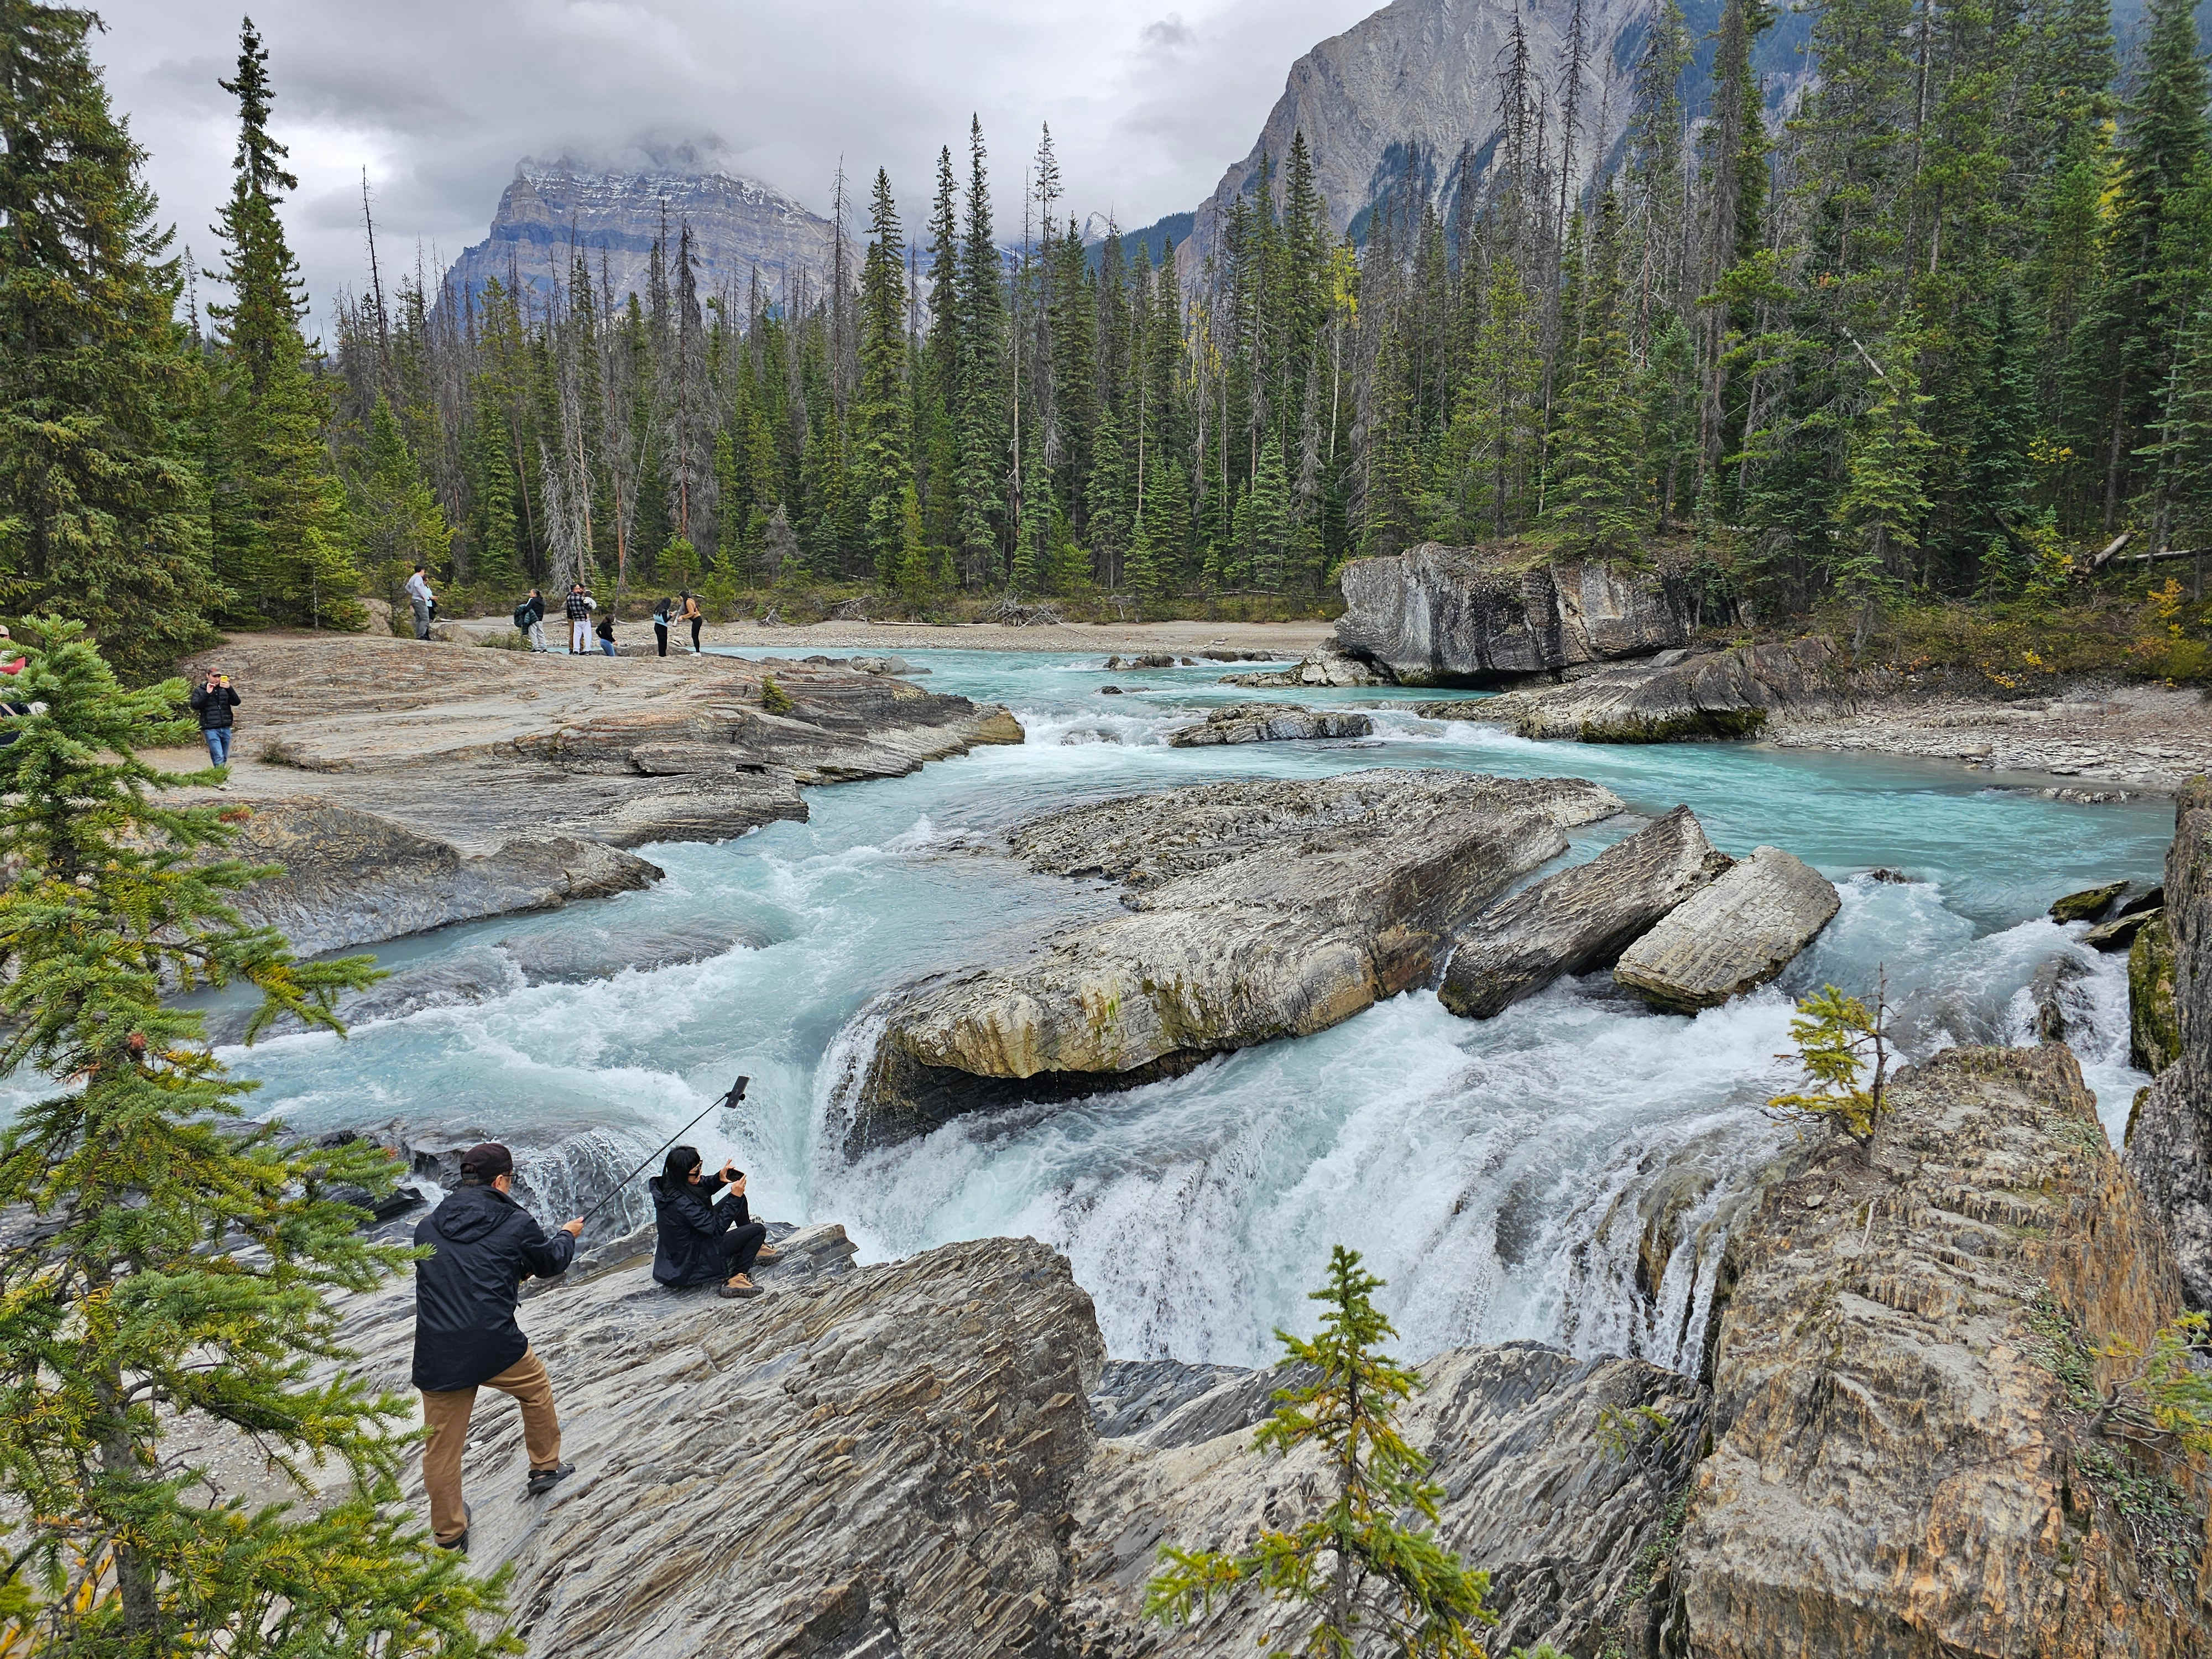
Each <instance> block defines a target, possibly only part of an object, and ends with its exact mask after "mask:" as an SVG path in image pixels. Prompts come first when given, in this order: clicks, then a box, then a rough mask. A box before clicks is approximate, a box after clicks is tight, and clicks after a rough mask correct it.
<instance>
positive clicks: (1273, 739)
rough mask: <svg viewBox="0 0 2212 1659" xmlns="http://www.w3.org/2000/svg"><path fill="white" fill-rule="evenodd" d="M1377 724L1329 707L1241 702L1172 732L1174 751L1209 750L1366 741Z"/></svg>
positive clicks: (1170, 739) (1171, 743)
mask: <svg viewBox="0 0 2212 1659" xmlns="http://www.w3.org/2000/svg"><path fill="white" fill-rule="evenodd" d="M1374 730H1375V722H1374V721H1373V720H1370V719H1369V718H1368V717H1367V716H1366V715H1364V714H1346V713H1344V712H1342V711H1341V710H1337V709H1328V708H1299V707H1297V705H1296V704H1295V703H1287V702H1240V703H1233V704H1231V706H1230V707H1228V708H1217V709H1215V710H1213V711H1212V713H1211V714H1208V715H1206V718H1205V719H1204V720H1200V721H1199V722H1198V724H1197V725H1195V726H1177V727H1176V729H1175V730H1174V731H1172V732H1169V733H1168V744H1169V746H1170V748H1174V749H1206V748H1211V747H1212V746H1213V745H1215V744H1237V743H1291V742H1297V741H1299V740H1302V739H1304V738H1364V737H1368V736H1370V735H1372V734H1373V732H1374Z"/></svg>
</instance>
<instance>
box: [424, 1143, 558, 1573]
mask: <svg viewBox="0 0 2212 1659" xmlns="http://www.w3.org/2000/svg"><path fill="white" fill-rule="evenodd" d="M513 1186H514V1157H513V1153H511V1152H508V1151H507V1148H506V1147H504V1146H501V1145H500V1144H499V1143H498V1142H497V1141H495V1140H488V1141H486V1142H484V1143H483V1145H482V1146H471V1148H469V1150H468V1151H467V1152H465V1153H464V1154H463V1155H462V1157H461V1184H460V1186H459V1188H457V1189H456V1190H455V1191H454V1192H453V1194H451V1195H450V1196H448V1197H447V1200H446V1201H445V1202H444V1203H442V1204H441V1205H439V1206H438V1207H437V1208H436V1209H435V1211H433V1212H431V1213H430V1215H429V1216H428V1218H426V1219H424V1220H423V1222H422V1224H421V1225H419V1226H417V1227H416V1229H415V1243H416V1248H417V1249H421V1248H422V1247H424V1246H428V1249H429V1252H430V1254H429V1255H427V1256H425V1257H424V1258H423V1259H422V1261H417V1262H416V1264H415V1370H414V1383H415V1386H416V1389H419V1390H421V1392H422V1424H423V1426H424V1427H425V1428H427V1429H428V1430H429V1431H430V1438H429V1442H428V1444H426V1445H425V1446H424V1447H423V1448H422V1487H423V1491H424V1492H426V1493H427V1494H428V1498H429V1499H430V1530H431V1533H432V1535H433V1536H434V1537H435V1539H436V1540H437V1543H438V1547H439V1548H440V1549H441V1550H458V1551H459V1552H460V1553H462V1554H464V1555H465V1554H467V1553H468V1548H469V1506H468V1505H467V1504H465V1503H464V1502H463V1501H462V1499H461V1454H462V1452H463V1451H464V1450H465V1449H466V1447H467V1444H468V1437H469V1417H470V1414H471V1412H472V1410H473V1409H474V1407H475V1406H476V1400H477V1389H498V1390H499V1391H500V1392H501V1394H505V1395H513V1398H514V1400H515V1401H516V1403H517V1404H519V1405H520V1407H522V1444H523V1449H524V1450H525V1451H526V1453H527V1454H528V1456H529V1459H530V1478H529V1480H528V1481H527V1482H526V1484H525V1486H524V1489H523V1490H524V1495H525V1496H526V1498H542V1497H544V1495H545V1494H546V1493H547V1492H551V1491H552V1490H553V1488H554V1487H555V1486H557V1485H559V1484H560V1482H561V1481H562V1480H563V1479H565V1478H566V1477H567V1476H568V1475H570V1474H574V1472H575V1465H574V1464H573V1463H564V1462H562V1461H561V1421H560V1419H559V1417H558V1416H557V1415H556V1413H555V1411H554V1409H553V1383H552V1379H551V1378H550V1377H549V1376H546V1374H545V1362H544V1360H542V1359H540V1358H538V1355H537V1354H536V1352H533V1351H532V1348H531V1346H530V1339H529V1338H528V1337H526V1336H525V1335H524V1334H522V1327H521V1326H520V1325H519V1324H517V1323H516V1322H515V1318H514V1310H515V1303H516V1300H517V1298H516V1295H515V1292H516V1291H517V1290H518V1288H519V1287H520V1285H521V1283H522V1281H523V1280H524V1279H529V1278H532V1277H533V1276H534V1277H536V1278H538V1279H558V1278H559V1277H560V1276H561V1275H562V1273H566V1272H568V1264H569V1262H571V1261H574V1259H575V1255H576V1238H577V1236H578V1235H579V1234H580V1233H581V1232H582V1231H584V1223H583V1220H582V1218H577V1219H575V1220H574V1221H568V1222H564V1223H563V1224H562V1225H561V1226H560V1227H558V1228H557V1229H556V1230H555V1231H553V1232H551V1233H550V1234H549V1233H547V1232H546V1231H545V1230H544V1228H542V1227H540V1226H539V1225H538V1223H537V1221H536V1220H535V1218H532V1215H531V1213H530V1212H529V1211H527V1210H526V1209H524V1208H523V1207H522V1206H520V1204H518V1203H516V1202H515V1201H514V1200H513V1197H512V1196H511V1194H512V1192H513Z"/></svg>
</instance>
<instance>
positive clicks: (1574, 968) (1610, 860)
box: [1437, 806, 1730, 1019]
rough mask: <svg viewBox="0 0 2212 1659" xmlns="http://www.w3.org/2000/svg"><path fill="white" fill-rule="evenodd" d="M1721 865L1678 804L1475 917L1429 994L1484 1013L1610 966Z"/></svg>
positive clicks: (1471, 1013)
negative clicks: (1562, 978) (1434, 992)
mask: <svg viewBox="0 0 2212 1659" xmlns="http://www.w3.org/2000/svg"><path fill="white" fill-rule="evenodd" d="M1729 863H1730V860H1729V857H1728V855H1727V854H1725V853H1723V852H1720V851H1718V850H1717V849H1716V848H1714V846H1713V844H1712V843H1711V842H1710V841H1707V840H1706V839H1705V829H1704V828H1703V826H1701V825H1700V824H1699V823H1698V820H1697V819H1696V817H1693V816H1692V813H1691V811H1690V809H1689V808H1688V807H1686V806H1678V807H1676V808H1675V809H1674V811H1671V812H1669V813H1668V814H1667V815H1666V817H1662V818H1660V819H1659V820H1657V821H1656V823H1652V824H1650V825H1649V826H1648V827H1647V828H1645V829H1639V830H1638V831H1637V832H1636V834H1634V835H1632V836H1630V837H1629V838H1628V839H1627V840H1626V841H1623V842H1617V843H1615V844H1614V845H1613V846H1611V847H1608V848H1606V849H1605V851H1603V852H1602V853H1600V854H1598V855H1597V856H1596V857H1595V858H1594V859H1592V860H1590V861H1589V863H1588V864H1582V865H1577V866H1575V867H1574V868H1573V869H1571V870H1562V871H1560V872H1559V873H1558V874H1557V875H1554V876H1547V877H1545V878H1544V879H1543V880H1541V881H1540V882H1537V883H1535V884H1534V885H1532V886H1529V887H1525V888H1523V889H1522V890H1521V891H1519V892H1518V893H1516V894H1514V895H1513V896H1512V897H1510V898H1508V899H1505V900H1503V901H1502V902H1499V903H1497V904H1494V905H1492V907H1491V908H1489V909H1487V910H1486V911H1484V912H1483V913H1482V914H1481V915H1480V916H1478V917H1476V918H1475V921H1474V926H1473V927H1469V928H1468V930H1467V932H1466V933H1465V934H1463V935H1462V938H1461V939H1460V943H1459V948H1458V949H1457V950H1456V951H1454V952H1453V953H1452V959H1451V965H1450V966H1449V968H1448V969H1446V970H1445V972H1444V979H1443V986H1442V987H1440V989H1439V990H1438V992H1437V995H1438V997H1439V998H1440V999H1441V1000H1442V1001H1443V1005H1444V1006H1445V1007H1447V1008H1449V1009H1450V1010H1451V1011H1452V1012H1454V1013H1455V1014H1458V1015H1460V1016H1462V1018H1468V1019H1489V1018H1492V1017H1493V1016H1495V1015H1498V1014H1500V1013H1503V1012H1504V1011H1505V1010H1506V1009H1507V1008H1508V1007H1510V1006H1511V1005H1512V1004H1514V1003H1516V1002H1518V1001H1519V1000H1521V999H1522V998H1523V997H1528V996H1534V994H1536V993H1537V992H1539V991H1541V990H1542V989H1543V988H1544V987H1546V986H1547V985H1549V984H1550V983H1551V982H1552V981H1553V980H1555V979H1557V978H1559V976H1560V975H1563V974H1585V973H1588V972H1589V971H1590V970H1591V969H1595V968H1603V967H1607V966H1610V965H1611V964H1612V963H1613V962H1615V961H1616V960H1618V959H1619V957H1620V953H1621V952H1622V951H1625V950H1626V949H1627V948H1628V946H1629V945H1632V944H1633V943H1634V942H1635V941H1636V940H1637V939H1640V938H1641V937H1643V935H1644V934H1645V933H1649V932H1650V930H1651V929H1652V928H1653V927H1656V925H1657V924H1658V923H1659V922H1660V921H1662V919H1663V918H1664V917H1665V916H1667V915H1668V914H1669V913H1670V912H1671V911H1673V910H1674V908H1675V907H1676V906H1677V905H1679V904H1680V903H1681V902H1683V901H1684V900H1686V899H1687V898H1688V897H1689V896H1691V895H1692V893H1695V892H1697V891H1699V890H1700V889H1701V888H1704V887H1705V886H1706V885H1707V884H1710V883H1711V881H1712V880H1713V879H1714V878H1716V877H1717V876H1718V875H1720V874H1721V873H1722V872H1723V871H1725V870H1727V869H1728V867H1729Z"/></svg>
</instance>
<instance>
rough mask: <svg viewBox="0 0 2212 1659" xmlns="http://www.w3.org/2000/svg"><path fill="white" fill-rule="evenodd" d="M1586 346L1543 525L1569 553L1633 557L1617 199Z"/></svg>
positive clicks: (1604, 228)
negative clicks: (1554, 532) (1557, 534)
mask: <svg viewBox="0 0 2212 1659" xmlns="http://www.w3.org/2000/svg"><path fill="white" fill-rule="evenodd" d="M1587 282H1588V289H1589V292H1588V297H1587V298H1586V300H1585V301H1584V303H1583V323H1582V345H1581V349H1579V350H1578V351H1577V354H1576V357H1575V374H1574V378H1573V379H1572V380H1571V381H1570V382H1569V383H1568V385H1567V387H1566V390H1565V393H1564V394H1563V396H1562V398H1561V399H1560V403H1559V417H1558V421H1557V422H1556V424H1555V426H1554V428H1553V434H1552V465H1553V469H1554V471H1555V477H1554V479H1553V482H1552V483H1549V484H1548V485H1547V489H1546V500H1545V504H1544V520H1545V522H1546V523H1547V525H1548V526H1551V527H1552V528H1553V529H1554V530H1556V531H1557V532H1559V535H1560V538H1561V541H1560V545H1561V546H1562V547H1563V548H1565V550H1568V551H1570V552H1575V553H1599V554H1613V555H1620V554H1631V553H1634V552H1636V551H1637V550H1638V549H1640V548H1641V546H1642V545H1643V533H1644V526H1645V524H1646V523H1647V522H1648V519H1647V515H1646V513H1645V512H1644V507H1643V503H1642V500H1641V497H1642V494H1643V492H1642V490H1641V489H1640V488H1639V477H1638V475H1639V473H1640V472H1641V471H1642V456H1641V454H1640V453H1639V452H1640V449H1641V446H1640V444H1639V442H1638V437H1639V434H1638V429H1637V424H1638V423H1637V409H1636V399H1635V395H1634V390H1633V384H1632V378H1631V374H1630V370H1629V363H1628V337H1627V331H1626V319H1625V318H1624V317H1623V316H1622V314H1621V312H1622V305H1621V284H1620V197H1619V196H1618V195H1617V194H1615V193H1614V192H1613V191H1607V193H1606V196H1605V199H1604V202H1603V203H1602V204H1601V207H1600V210H1599V216H1598V233H1597V240H1596V242H1595V245H1594V246H1593V248H1592V250H1591V254H1590V264H1589V273H1588V279H1587Z"/></svg>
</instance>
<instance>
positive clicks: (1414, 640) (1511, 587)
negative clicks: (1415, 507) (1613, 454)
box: [1336, 542, 1691, 685]
mask: <svg viewBox="0 0 2212 1659" xmlns="http://www.w3.org/2000/svg"><path fill="white" fill-rule="evenodd" d="M1340 585H1341V586H1342V588H1343V591H1344V602H1345V607H1346V609H1345V613H1344V615H1343V616H1342V617H1340V618H1338V620H1337V624H1336V637H1337V642H1338V643H1339V644H1340V646H1341V647H1343V648H1344V649H1345V650H1346V651H1347V652H1349V653H1352V655H1354V656H1358V657H1362V658H1365V659H1368V660H1369V661H1371V662H1374V663H1376V664H1379V665H1381V666H1383V667H1384V668H1386V669H1388V670H1389V672H1390V674H1391V675H1392V677H1393V678H1395V679H1396V680H1397V681H1398V682H1399V683H1400V684H1405V685H1497V684H1502V683H1504V682H1505V681H1508V680H1510V679H1512V678H1516V676H1519V675H1523V674H1534V673H1541V672H1543V671H1547V670H1551V669H1557V668H1566V667H1571V666H1574V665H1578V664H1583V663H1593V662H1603V661H1606V660H1608V659H1612V658H1615V657H1638V656H1649V655H1650V654H1651V653H1653V652H1655V651H1664V650H1667V649H1668V648H1669V647H1679V646H1686V645H1687V644H1689V642H1690V633H1691V618H1690V603H1689V597H1688V594H1687V592H1686V591H1685V589H1684V587H1683V586H1682V584H1681V583H1680V581H1679V580H1677V579H1675V578H1674V577H1673V576H1670V575H1667V574H1663V573H1661V572H1658V571H1655V570H1645V569H1637V568H1631V567H1629V566H1627V565H1624V564H1608V563H1607V562H1604V561H1602V560H1598V559H1588V560H1577V559H1564V560H1558V561H1553V562H1545V561H1542V560H1541V559H1538V558H1536V557H1534V556H1533V555H1531V556H1529V557H1528V558H1527V559H1526V560H1523V561H1521V562H1509V561H1508V560H1506V559H1504V558H1502V557H1500V556H1497V555H1494V554H1488V553H1483V552H1479V551H1477V550H1474V549H1472V548H1461V547H1445V546H1443V545H1441V544H1437V543H1436V542H1424V543H1423V544H1421V545H1420V546H1419V547H1416V548H1413V549H1410V550H1407V551H1406V552H1404V553H1400V554H1396V555H1394V556H1391V557H1389V558H1377V559H1354V560H1353V561H1352V562H1351V563H1350V564H1347V565H1346V566H1345V567H1344V572H1343V574H1342V577H1341V578H1340Z"/></svg>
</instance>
